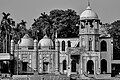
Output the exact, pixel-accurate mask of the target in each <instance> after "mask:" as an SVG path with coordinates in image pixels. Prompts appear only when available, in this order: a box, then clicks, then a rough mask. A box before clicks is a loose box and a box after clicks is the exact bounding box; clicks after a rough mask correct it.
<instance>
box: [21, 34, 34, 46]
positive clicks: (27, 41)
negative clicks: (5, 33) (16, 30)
mask: <svg viewBox="0 0 120 80" xmlns="http://www.w3.org/2000/svg"><path fill="white" fill-rule="evenodd" d="M33 45H34V41H33V39H32V38H30V36H29V35H28V34H25V35H24V37H23V38H22V39H21V41H19V46H26V47H28V46H33Z"/></svg>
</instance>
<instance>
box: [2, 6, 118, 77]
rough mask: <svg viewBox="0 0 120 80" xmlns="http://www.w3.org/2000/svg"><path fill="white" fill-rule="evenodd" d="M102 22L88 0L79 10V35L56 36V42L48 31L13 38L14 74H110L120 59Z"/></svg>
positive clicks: (81, 75) (102, 75) (90, 75)
mask: <svg viewBox="0 0 120 80" xmlns="http://www.w3.org/2000/svg"><path fill="white" fill-rule="evenodd" d="M100 23H101V22H100V19H99V17H98V15H97V13H95V12H94V11H93V10H92V9H91V7H90V4H88V6H87V8H86V9H85V10H84V11H83V12H82V13H81V14H80V25H79V37H78V38H56V39H55V46H54V43H53V41H52V40H51V39H49V38H48V37H47V35H45V36H44V37H43V38H42V39H41V40H40V41H37V40H33V39H32V38H30V37H29V35H28V34H26V35H25V36H24V37H23V38H22V39H21V42H20V43H19V44H14V41H13V40H11V54H12V55H13V57H14V58H15V59H17V62H16V64H15V65H14V66H15V67H14V74H19V75H21V74H32V73H33V74H34V73H38V75H39V74H51V73H54V74H61V75H62V74H64V75H67V76H68V77H71V78H73V79H76V78H91V77H92V78H93V77H94V78H110V77H111V75H112V73H113V70H115V69H116V67H112V65H113V64H119V63H120V62H119V60H113V44H112V43H113V39H112V38H111V37H110V36H101V34H100V27H101V25H100ZM53 47H55V48H53ZM9 58H10V57H9ZM8 61H9V60H8ZM1 69H3V68H1ZM117 74H119V71H118V72H116V74H115V75H117ZM115 75H113V76H115Z"/></svg>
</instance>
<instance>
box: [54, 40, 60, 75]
mask: <svg viewBox="0 0 120 80" xmlns="http://www.w3.org/2000/svg"><path fill="white" fill-rule="evenodd" d="M56 51H57V52H56V53H55V73H56V74H59V58H60V57H59V52H60V44H59V41H56Z"/></svg>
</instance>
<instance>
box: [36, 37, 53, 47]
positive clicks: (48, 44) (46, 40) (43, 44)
mask: <svg viewBox="0 0 120 80" xmlns="http://www.w3.org/2000/svg"><path fill="white" fill-rule="evenodd" d="M38 45H39V46H41V47H52V46H53V41H52V40H51V39H50V38H48V37H47V35H45V36H44V37H43V38H42V39H41V40H40V41H39V43H38Z"/></svg>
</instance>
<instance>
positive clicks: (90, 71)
mask: <svg viewBox="0 0 120 80" xmlns="http://www.w3.org/2000/svg"><path fill="white" fill-rule="evenodd" d="M87 73H88V74H94V62H93V61H92V60H88V62H87Z"/></svg>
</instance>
